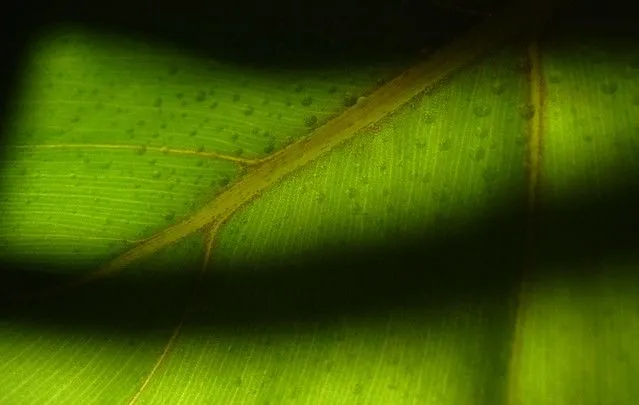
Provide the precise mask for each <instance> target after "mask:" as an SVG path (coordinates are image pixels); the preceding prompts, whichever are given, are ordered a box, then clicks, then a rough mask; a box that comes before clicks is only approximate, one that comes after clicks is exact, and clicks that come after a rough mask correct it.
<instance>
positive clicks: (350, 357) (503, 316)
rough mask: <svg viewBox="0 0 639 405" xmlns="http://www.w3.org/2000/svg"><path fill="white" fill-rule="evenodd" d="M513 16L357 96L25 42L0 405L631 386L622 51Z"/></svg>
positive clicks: (631, 191)
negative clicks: (517, 37)
mask: <svg viewBox="0 0 639 405" xmlns="http://www.w3.org/2000/svg"><path fill="white" fill-rule="evenodd" d="M522 4H523V3H522ZM531 13H532V11H531V12H530V13H521V14H520V13H515V16H517V18H514V17H513V16H512V15H508V14H507V15H506V16H507V17H509V18H504V19H503V20H499V19H497V20H489V22H488V23H486V25H482V26H481V27H480V28H478V29H477V30H476V31H471V33H470V34H469V35H468V36H467V37H462V38H461V39H460V40H459V41H458V42H455V43H453V44H452V45H450V46H447V47H443V48H441V49H440V50H439V52H435V53H434V54H433V55H432V59H427V60H426V61H425V62H424V61H422V62H419V63H417V64H416V65H412V66H411V70H409V71H408V72H409V73H403V74H402V75H399V76H397V78H396V80H395V81H391V82H390V83H388V86H385V85H382V86H381V87H380V86H379V85H378V79H379V78H380V77H384V76H387V75H389V74H390V73H391V72H394V71H395V70H397V68H398V67H399V66H383V65H380V66H376V67H373V68H364V67H357V66H354V67H352V70H350V71H349V72H346V73H345V72H337V71H336V72H331V71H330V70H328V69H327V70H326V71H321V72H308V71H306V72H298V73H295V74H293V73H292V72H276V71H269V70H250V69H248V68H245V67H242V66H231V65H228V66H227V65H225V64H223V63H222V62H219V63H216V64H214V66H213V68H211V66H210V64H205V63H202V61H199V60H195V59H193V58H190V57H188V56H186V55H181V54H178V53H177V52H174V51H170V50H166V49H165V50H162V49H154V48H153V47H145V46H144V45H143V44H138V43H134V42H128V43H127V42H126V41H122V40H115V39H113V38H102V37H94V36H91V35H87V34H86V33H61V34H60V35H57V36H54V37H52V38H49V39H45V40H43V41H42V42H41V43H40V44H39V45H38V47H37V49H36V50H37V52H36V55H37V57H34V59H33V60H32V63H31V65H29V66H30V68H29V69H30V70H29V72H28V74H27V77H28V78H29V80H28V81H27V85H26V87H25V92H24V94H23V97H22V99H20V100H18V101H17V103H16V105H15V108H16V111H17V114H16V119H15V121H14V123H13V126H12V127H11V128H10V131H11V134H12V137H11V139H12V141H13V144H11V145H8V146H9V152H6V153H5V155H6V159H5V161H6V162H7V163H8V164H6V165H5V166H4V167H3V168H2V172H1V173H0V176H1V178H2V188H3V189H2V200H1V201H0V210H1V211H2V214H3V219H4V221H3V222H2V224H0V234H1V235H2V237H1V238H0V240H1V243H0V249H2V250H0V252H1V255H2V262H3V264H5V270H3V272H4V274H3V283H1V284H2V285H1V286H0V288H2V293H3V297H5V296H9V299H8V300H7V301H6V302H3V306H2V307H0V325H1V327H0V358H2V362H1V364H0V386H2V387H3V389H2V390H0V403H3V404H4V403H7V404H14V403H19V404H27V405H29V404H40V403H52V404H74V403H83V404H92V403H95V404H107V403H108V404H112V403H115V404H119V403H129V404H132V403H148V404H156V403H157V404H160V403H171V404H200V403H201V404H209V403H221V404H222V403H223V404H235V403H250V404H267V403H270V404H296V403H326V404H339V403H344V404H357V403H363V404H392V403H423V404H431V403H443V404H451V405H456V404H483V403H485V404H501V403H504V404H506V403H507V404H514V403H518V404H575V403H579V404H593V405H594V404H598V403H620V404H631V403H633V400H634V398H636V396H637V394H639V392H637V389H636V388H634V385H633V384H632V383H633V381H634V380H633V379H632V378H633V377H632V376H634V375H636V374H637V372H638V371H639V357H638V356H637V354H636V353H635V352H636V351H635V350H634V346H633V345H634V339H633V337H634V336H635V335H636V330H637V326H638V325H639V323H638V322H637V319H639V318H638V316H637V315H638V314H637V311H636V298H635V297H636V292H637V291H636V282H635V281H634V280H635V276H634V272H635V271H636V268H637V263H638V259H639V258H637V256H636V248H635V247H634V246H635V245H636V239H635V238H633V237H632V235H633V234H636V229H639V228H638V227H639V224H637V220H636V215H633V213H634V210H636V204H635V203H637V201H638V200H639V198H637V194H636V186H637V184H636V180H635V177H636V176H635V175H634V174H635V173H636V169H637V164H636V161H637V159H636V158H637V151H638V148H637V139H638V138H637V134H638V132H637V128H638V126H637V121H636V116H637V112H638V111H637V107H636V106H635V105H634V104H633V103H632V100H633V97H634V96H635V94H636V91H637V89H638V88H639V87H637V86H639V81H638V79H639V74H638V73H639V72H637V70H636V69H635V67H634V66H635V64H636V63H635V60H636V58H637V55H635V54H636V52H634V53H632V52H630V53H629V52H628V49H626V48H624V49H623V51H609V50H608V49H609V48H608V46H609V45H610V44H608V43H604V44H601V43H598V42H597V40H596V38H584V37H581V36H578V37H570V36H569V35H567V34H565V33H564V32H563V31H561V30H558V29H557V28H554V29H552V30H550V31H549V32H548V33H547V35H546V36H545V37H544V41H538V38H535V37H531V38H527V39H526V42H525V43H524V44H522V43H521V42H516V41H514V42H508V43H506V44H505V45H504V46H501V45H502V44H501V43H499V40H506V39H507V38H509V37H510V36H511V35H512V34H513V33H514V32H517V30H518V29H519V28H520V25H523V23H522V21H528V19H529V18H530V17H531V15H530V14H531ZM491 18H492V17H491ZM506 28H507V29H506ZM478 32H479V33H483V34H484V35H478ZM493 40H494V43H493ZM506 42H507V41H506ZM565 43H580V44H582V46H583V49H575V50H574V51H572V52H570V51H567V50H566V47H565V46H562V44H565ZM492 46H494V47H495V48H496V49H497V50H496V51H495V52H492V53H489V54H488V55H486V56H485V57H483V58H482V59H481V60H479V61H476V63H471V62H473V61H474V60H475V59H477V58H476V57H479V56H480V55H483V54H484V53H485V51H488V50H490V48H491V47H492ZM591 59H594V60H597V61H598V62H597V63H593V61H592V60H591ZM444 73H445V74H444ZM296 75H297V76H296ZM406 83H410V84H415V85H411V86H408V85H406ZM416 84H419V86H418V85H416ZM429 84H430V85H429ZM420 86H422V87H420ZM376 89H377V90H378V91H377V92H376V91H375V90H376ZM380 94H381V96H380ZM355 95H357V96H358V97H355ZM359 95H366V97H365V98H362V97H359ZM247 111H250V113H248V114H247ZM310 117H314V118H310ZM353 117H354V118H353ZM355 118H356V119H355ZM309 123H310V125H309ZM309 131H310V132H309ZM296 159H297V160H296ZM304 159H306V161H305V160H304ZM300 162H301V163H300ZM302 163H303V164H302ZM260 176H262V177H260ZM626 176H627V177H626ZM256 179H257V180H256ZM260 179H262V180H263V182H262V183H260V182H259V181H258V180H260ZM624 187H625V188H624ZM619 190H622V191H621V192H620V191H619ZM229 196H231V197H229ZM621 197H623V198H621ZM602 212H603V213H602ZM194 224H195V225H194ZM633 230H634V231H635V232H634V233H633ZM105 263H107V265H106V266H107V268H108V264H109V263H115V264H116V265H113V266H112V267H111V269H112V270H113V272H112V273H111V274H104V273H95V270H96V269H100V268H103V267H101V266H103V265H105ZM10 265H14V267H13V269H12V268H11V267H10ZM116 271H117V273H116ZM95 274H100V275H101V276H104V277H100V278H97V277H96V278H92V277H93V276H94V275H95ZM109 275H110V277H107V276H109ZM78 280H79V281H78ZM61 286H64V287H65V288H61Z"/></svg>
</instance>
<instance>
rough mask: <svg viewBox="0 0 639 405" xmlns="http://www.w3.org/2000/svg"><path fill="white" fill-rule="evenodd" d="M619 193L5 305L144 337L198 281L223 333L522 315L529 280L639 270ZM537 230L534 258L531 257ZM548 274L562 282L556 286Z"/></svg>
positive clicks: (623, 193)
mask: <svg viewBox="0 0 639 405" xmlns="http://www.w3.org/2000/svg"><path fill="white" fill-rule="evenodd" d="M637 169H638V168H637V167H633V168H628V167H626V170H625V171H626V173H628V174H631V173H637ZM613 183H614V184H611V186H610V188H609V189H607V190H597V193H594V192H580V191H579V190H577V191H576V192H575V195H574V197H572V198H570V199H567V200H565V201H562V202H561V203H555V204H553V205H549V206H547V208H545V209H544V210H542V211H540V212H538V213H537V215H536V216H535V217H534V220H533V221H532V222H531V219H530V218H531V217H530V216H529V215H528V214H527V212H526V211H525V210H524V209H523V207H524V204H523V201H521V199H520V198H512V197H511V196H508V195H504V196H503V197H504V199H503V201H504V203H503V204H501V208H499V209H498V210H495V211H493V212H492V213H491V214H490V215H488V216H486V217H483V218H478V219H477V221H476V222H473V223H467V224H463V225H460V226H454V227H450V224H449V223H447V221H446V219H442V222H441V223H440V225H439V226H438V227H436V228H435V229H432V230H424V231H423V232H420V233H416V234H414V235H401V234H397V235H389V237H390V238H389V239H388V240H386V241H380V243H377V244H369V245H368V246H361V245H360V246H353V245H345V246H341V247H338V246H339V245H333V246H328V247H326V246H325V247H323V248H319V249H318V250H317V251H314V252H307V254H305V255H304V257H297V258H286V259H285V260H284V261H283V262H282V263H281V264H278V265H270V266H269V265H265V266H262V267H260V268H259V269H249V268H246V269H242V268H235V269H233V272H229V271H225V270H224V269H218V270H217V272H216V270H215V269H213V271H212V272H210V273H208V274H207V275H206V276H205V277H203V278H197V277H196V274H197V271H198V269H197V268H193V269H182V270H181V271H180V272H173V273H171V274H170V275H168V276H162V275H158V274H166V273H165V272H161V273H158V274H154V275H153V276H151V277H148V278H147V277H137V278H135V277H128V276H127V275H126V273H122V274H121V275H119V276H116V277H113V278H111V279H108V280H103V281H102V282H100V283H97V284H95V285H88V286H85V287H82V288H78V289H77V290H74V291H72V292H68V293H65V294H63V295H62V296H61V298H47V299H44V300H42V301H41V302H38V301H37V300H36V301H35V302H31V303H28V304H9V303H6V302H5V303H4V305H3V307H2V312H1V313H0V319H4V320H9V319H11V320H14V321H18V322H27V323H34V324H54V325H60V326H61V325H66V326H68V327H70V328H80V329H84V328H89V329H91V328H99V329H101V328H107V329H109V330H117V329H120V328H124V329H123V330H122V331H123V332H125V331H126V330H129V331H130V332H134V331H135V330H137V329H144V328H146V327H148V328H152V327H156V326H157V325H158V324H162V323H164V322H165V321H167V318H168V319H174V317H173V316H178V315H179V314H180V313H181V311H182V310H183V308H185V306H186V305H185V302H186V300H187V299H188V298H189V297H190V296H191V295H192V294H191V292H192V288H194V285H193V282H194V280H196V279H197V289H198V291H200V294H199V295H198V296H197V297H198V303H197V304H196V305H194V306H193V307H194V308H195V310H194V312H192V313H191V315H190V323H192V324H200V325H208V326H214V327H220V328H226V327H233V328H236V327H239V328H243V327H250V328H252V327H255V325H259V324H262V325H268V324H273V323H275V324H277V323H281V322H304V321H311V320H321V319H325V320H330V319H336V318H340V317H344V316H346V317H350V316H366V315H367V314H374V313H381V312H384V311H395V310H402V311H404V310H412V309H419V310H420V311H423V310H425V311H427V312H428V313H432V314H433V315H434V316H435V315H436V314H441V313H445V312H446V311H447V309H449V308H451V307H455V306H457V305H462V306H463V305H467V304H473V303H477V304H478V305H479V303H483V304H489V305H492V304H494V305H496V306H499V305H502V306H503V305H505V304H507V303H509V302H510V303H514V301H511V300H514V299H516V294H517V291H518V288H519V282H520V277H521V273H522V271H523V270H525V271H532V272H533V274H532V276H533V277H535V278H537V277H542V278H548V277H550V278H552V277H562V278H565V279H566V278H567V279H575V280H578V279H582V280H587V279H588V278H589V277H593V276H596V274H590V273H588V272H587V270H584V269H587V268H589V266H591V265H592V264H596V263H598V262H599V261H601V260H605V259H607V258H620V257H625V258H626V259H633V258H635V259H639V249H638V248H637V246H639V231H638V230H639V213H638V212H637V207H639V180H636V179H633V178H632V176H629V177H628V178H622V177H619V179H618V181H617V182H613ZM519 190H521V189H520V188H519ZM517 207H520V208H517ZM531 230H534V231H535V232H534V233H533V236H534V237H535V240H534V241H533V246H535V249H534V251H529V250H527V249H528V248H527V246H529V245H528V242H529V241H530V240H529V238H530V235H531V233H530V231H531ZM531 252H532V253H533V254H532V256H531V255H530V253H531ZM27 267H28V268H27ZM52 267H53V266H52V265H49V270H55V269H53V268H52ZM596 267H597V266H595V267H593V268H596ZM548 268H553V269H555V271H556V269H560V271H559V273H552V274H545V273H544V271H545V269H548ZM575 269H576V270H578V272H577V273H575V272H574V271H575ZM598 271H600V270H598ZM0 274H1V280H0V285H2V286H3V287H2V290H4V291H3V292H4V296H5V297H7V296H9V295H12V294H10V293H17V292H19V291H20V290H27V291H29V290H33V288H34V287H35V286H38V285H39V286H47V285H48V286H50V285H58V284H60V283H64V282H66V281H69V280H68V279H66V280H65V277H64V276H59V275H58V276H56V275H52V274H49V275H46V273H43V272H42V271H38V268H36V267H35V264H34V263H31V264H26V263H21V264H18V263H13V266H6V267H5V269H4V270H3V271H2V273H0ZM617 276H620V277H630V278H631V279H633V280H637V279H636V277H635V275H632V274H617ZM637 277H639V276H637ZM176 294H177V295H176ZM483 304H482V305H483ZM98 314H101V316H98ZM170 314H172V315H173V316H169V315H170ZM242 325H244V326H242Z"/></svg>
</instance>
